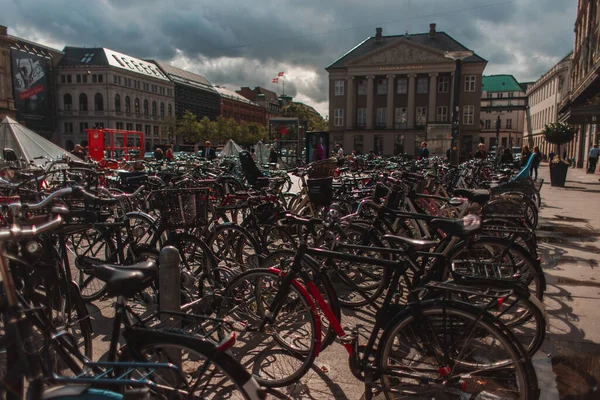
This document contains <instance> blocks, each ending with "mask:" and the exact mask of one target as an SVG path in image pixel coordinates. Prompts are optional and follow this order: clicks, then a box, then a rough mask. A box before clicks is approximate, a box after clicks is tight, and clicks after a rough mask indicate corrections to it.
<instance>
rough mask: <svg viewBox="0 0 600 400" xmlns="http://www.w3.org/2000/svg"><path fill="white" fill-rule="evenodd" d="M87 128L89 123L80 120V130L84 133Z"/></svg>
mask: <svg viewBox="0 0 600 400" xmlns="http://www.w3.org/2000/svg"><path fill="white" fill-rule="evenodd" d="M86 129H88V123H87V122H80V123H79V132H81V133H83V132H85V130H86Z"/></svg>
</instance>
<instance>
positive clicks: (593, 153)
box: [587, 144, 600, 174]
mask: <svg viewBox="0 0 600 400" xmlns="http://www.w3.org/2000/svg"><path fill="white" fill-rule="evenodd" d="M599 155H600V149H599V148H598V145H597V144H595V145H594V147H592V148H591V149H590V154H589V156H588V163H589V165H588V170H587V173H588V174H593V173H595V172H596V165H597V164H598V156H599Z"/></svg>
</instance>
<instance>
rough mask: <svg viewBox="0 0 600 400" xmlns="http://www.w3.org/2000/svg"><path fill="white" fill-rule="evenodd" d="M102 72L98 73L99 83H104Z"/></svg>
mask: <svg viewBox="0 0 600 400" xmlns="http://www.w3.org/2000/svg"><path fill="white" fill-rule="evenodd" d="M102 76H103V75H102V74H100V75H98V83H102Z"/></svg>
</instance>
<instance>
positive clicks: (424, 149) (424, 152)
mask: <svg viewBox="0 0 600 400" xmlns="http://www.w3.org/2000/svg"><path fill="white" fill-rule="evenodd" d="M419 158H420V159H421V160H422V159H424V158H429V149H428V148H427V143H425V142H423V143H421V152H420V153H419Z"/></svg>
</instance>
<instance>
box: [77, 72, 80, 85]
mask: <svg viewBox="0 0 600 400" xmlns="http://www.w3.org/2000/svg"><path fill="white" fill-rule="evenodd" d="M77 83H81V75H80V74H77Z"/></svg>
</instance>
